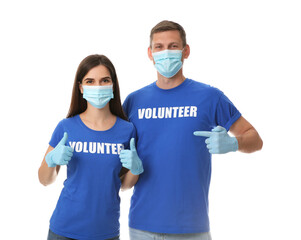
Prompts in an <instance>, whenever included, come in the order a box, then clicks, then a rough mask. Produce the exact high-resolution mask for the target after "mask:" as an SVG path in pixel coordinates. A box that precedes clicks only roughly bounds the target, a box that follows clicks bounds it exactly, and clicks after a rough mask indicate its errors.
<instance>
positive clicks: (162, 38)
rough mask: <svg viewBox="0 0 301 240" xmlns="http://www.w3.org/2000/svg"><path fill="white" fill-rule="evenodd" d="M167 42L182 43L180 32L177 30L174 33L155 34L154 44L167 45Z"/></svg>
mask: <svg viewBox="0 0 301 240" xmlns="http://www.w3.org/2000/svg"><path fill="white" fill-rule="evenodd" d="M166 42H169V43H171V42H175V43H181V42H182V39H181V36H180V32H179V31H177V30H172V31H164V32H158V33H154V34H153V39H152V43H153V44H157V43H166Z"/></svg>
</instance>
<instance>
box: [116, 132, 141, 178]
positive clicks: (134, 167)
mask: <svg viewBox="0 0 301 240" xmlns="http://www.w3.org/2000/svg"><path fill="white" fill-rule="evenodd" d="M119 157H120V161H121V163H122V166H123V167H125V168H127V169H129V170H130V171H131V172H132V173H133V174H134V175H139V174H141V173H143V171H144V169H143V165H142V161H141V160H140V158H139V156H138V154H137V151H136V147H135V139H134V138H132V139H131V141H130V149H124V150H121V151H120V155H119Z"/></svg>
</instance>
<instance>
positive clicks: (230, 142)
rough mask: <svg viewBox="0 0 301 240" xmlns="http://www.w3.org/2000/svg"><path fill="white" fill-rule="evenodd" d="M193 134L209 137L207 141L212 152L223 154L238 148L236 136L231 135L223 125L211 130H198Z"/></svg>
mask: <svg viewBox="0 0 301 240" xmlns="http://www.w3.org/2000/svg"><path fill="white" fill-rule="evenodd" d="M193 134H194V135H195V136H199V137H207V139H206V141H205V143H206V144H207V148H208V149H209V152H210V153H211V154H223V153H228V152H236V151H237V150H238V142H237V139H236V137H230V136H229V135H228V133H227V130H226V129H225V128H223V127H221V126H217V127H215V128H213V129H212V131H211V132H207V131H196V132H194V133H193Z"/></svg>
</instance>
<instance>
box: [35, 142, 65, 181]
mask: <svg viewBox="0 0 301 240" xmlns="http://www.w3.org/2000/svg"><path fill="white" fill-rule="evenodd" d="M52 150H53V147H51V146H49V148H48V149H47V151H46V154H45V156H46V155H47V154H48V153H49V152H50V151H52ZM59 170H60V166H59V165H57V166H55V167H48V165H47V163H46V161H45V157H44V159H43V161H42V164H41V167H40V168H39V172H38V175H39V181H40V183H41V184H43V185H44V186H47V185H49V184H51V183H53V182H54V181H55V179H56V177H57V175H58V172H59Z"/></svg>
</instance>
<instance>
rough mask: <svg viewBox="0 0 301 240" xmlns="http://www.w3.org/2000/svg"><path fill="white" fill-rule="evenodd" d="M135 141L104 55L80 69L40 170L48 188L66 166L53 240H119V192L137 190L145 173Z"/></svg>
mask: <svg viewBox="0 0 301 240" xmlns="http://www.w3.org/2000/svg"><path fill="white" fill-rule="evenodd" d="M134 138H135V128H134V126H133V125H132V123H130V122H128V121H126V117H125V115H124V112H123V110H122V107H121V102H120V94H119V85H118V80H117V76H116V72H115V68H114V66H113V64H112V63H111V61H110V60H109V59H108V58H107V57H105V56H103V55H91V56H88V57H86V58H85V59H84V60H83V61H82V62H81V63H80V65H79V67H78V69H77V73H76V76H75V81H74V85H73V92H72V99H71V105H70V109H69V113H68V115H67V118H66V119H63V120H62V121H61V122H59V124H58V125H57V127H56V129H55V130H54V132H53V134H52V138H51V140H50V142H49V147H48V149H47V151H46V154H45V157H44V159H43V162H42V164H41V167H40V169H39V180H40V182H41V183H42V184H43V185H45V186H46V185H48V184H50V183H52V182H54V181H55V179H56V176H57V175H58V173H59V170H60V166H61V165H67V179H66V180H65V182H64V188H63V190H62V192H61V195H60V198H59V200H58V203H57V206H56V208H55V210H54V212H53V215H52V217H51V220H50V229H49V234H48V240H54V239H60V240H67V239H81V240H103V239H119V209H120V198H119V190H120V187H121V185H122V188H130V187H132V186H133V185H135V183H136V182H137V180H138V176H139V174H141V173H142V172H143V167H142V163H141V160H140V159H139V157H138V155H137V152H136V149H135V142H134ZM126 148H130V150H123V149H126ZM119 154H120V156H119ZM122 166H124V167H126V168H127V169H126V168H122ZM128 169H129V170H130V171H128Z"/></svg>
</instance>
